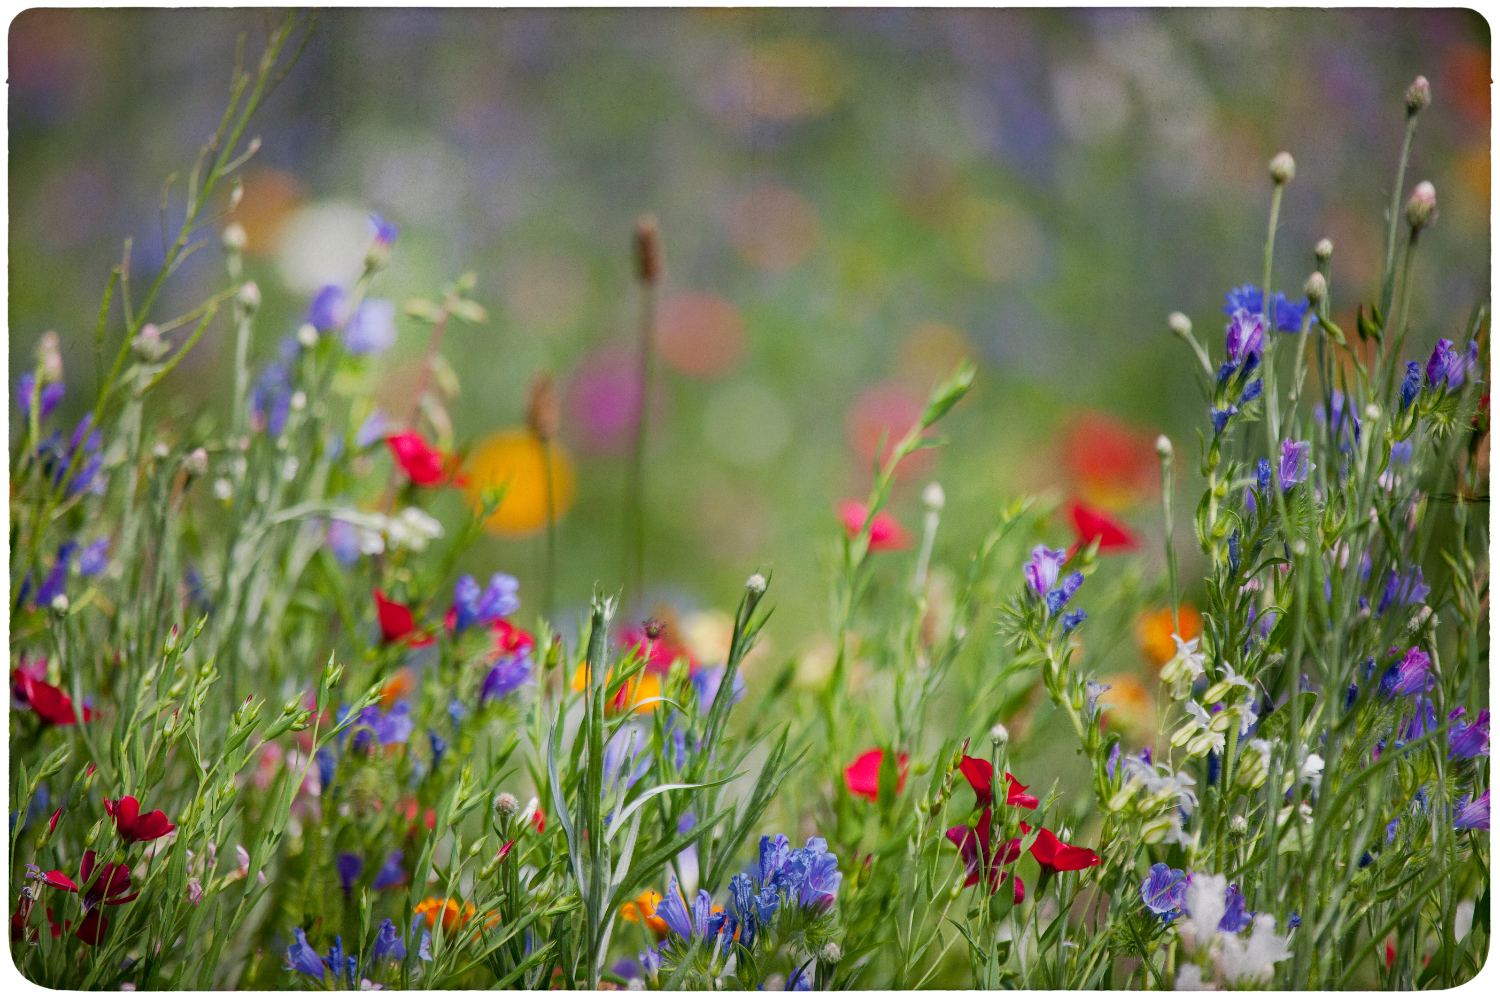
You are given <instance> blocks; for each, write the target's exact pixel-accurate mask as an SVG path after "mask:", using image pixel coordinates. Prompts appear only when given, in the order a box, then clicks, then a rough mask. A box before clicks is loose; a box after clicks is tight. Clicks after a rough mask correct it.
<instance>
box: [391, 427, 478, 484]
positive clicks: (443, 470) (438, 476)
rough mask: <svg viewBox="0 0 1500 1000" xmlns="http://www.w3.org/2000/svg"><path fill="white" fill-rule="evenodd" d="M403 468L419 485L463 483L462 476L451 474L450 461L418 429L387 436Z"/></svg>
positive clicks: (393, 453) (398, 462) (393, 452)
mask: <svg viewBox="0 0 1500 1000" xmlns="http://www.w3.org/2000/svg"><path fill="white" fill-rule="evenodd" d="M385 443H386V445H387V446H388V447H389V448H390V449H391V454H392V455H393V456H395V459H396V464H397V465H399V466H401V471H402V472H405V473H406V475H407V477H408V478H410V479H411V481H412V482H414V483H416V484H417V485H418V486H445V485H453V486H464V485H466V483H465V481H464V478H463V477H462V476H454V475H452V474H451V473H450V469H449V466H450V465H451V462H450V461H449V459H448V458H446V457H445V456H444V455H443V453H442V452H441V451H438V450H437V449H436V448H434V447H433V446H432V445H430V444H428V443H427V441H426V439H424V438H423V437H422V435H420V434H418V433H417V432H416V431H402V432H400V433H399V434H392V435H391V436H390V437H388V438H386V439H385Z"/></svg>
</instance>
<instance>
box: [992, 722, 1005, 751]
mask: <svg viewBox="0 0 1500 1000" xmlns="http://www.w3.org/2000/svg"><path fill="white" fill-rule="evenodd" d="M1009 739H1010V730H1008V729H1006V728H1005V724H1004V723H1001V722H997V723H995V724H994V725H993V726H991V727H990V742H991V743H993V744H995V746H1000V745H1001V744H1002V743H1005V742H1007V741H1008V740H1009Z"/></svg>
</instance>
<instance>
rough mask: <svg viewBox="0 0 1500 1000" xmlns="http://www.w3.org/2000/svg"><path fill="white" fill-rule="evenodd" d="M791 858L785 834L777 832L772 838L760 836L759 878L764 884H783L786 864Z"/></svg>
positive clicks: (789, 846)
mask: <svg viewBox="0 0 1500 1000" xmlns="http://www.w3.org/2000/svg"><path fill="white" fill-rule="evenodd" d="M791 859H792V845H791V842H790V841H789V840H787V839H786V834H784V833H778V834H777V835H776V836H775V837H774V838H773V837H771V836H769V835H763V836H762V837H761V838H760V880H761V883H762V884H764V885H773V886H775V885H784V884H786V880H787V866H788V864H789V863H790V861H791Z"/></svg>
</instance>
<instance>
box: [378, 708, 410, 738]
mask: <svg viewBox="0 0 1500 1000" xmlns="http://www.w3.org/2000/svg"><path fill="white" fill-rule="evenodd" d="M416 728H417V724H416V723H415V722H413V721H412V718H411V706H410V705H408V704H407V703H406V702H404V701H398V702H396V704H395V705H393V706H391V710H390V711H389V712H386V713H385V714H384V715H382V716H381V717H380V721H379V722H377V723H376V724H375V738H376V739H378V740H379V741H380V743H381V745H382V746H390V745H392V744H393V743H405V742H407V741H408V740H410V739H411V734H412V731H413V730H415V729H416Z"/></svg>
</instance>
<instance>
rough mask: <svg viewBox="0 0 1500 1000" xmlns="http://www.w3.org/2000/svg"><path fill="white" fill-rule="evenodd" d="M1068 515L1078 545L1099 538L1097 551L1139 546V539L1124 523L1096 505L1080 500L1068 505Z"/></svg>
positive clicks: (1132, 548)
mask: <svg viewBox="0 0 1500 1000" xmlns="http://www.w3.org/2000/svg"><path fill="white" fill-rule="evenodd" d="M1068 516H1069V517H1071V518H1072V519H1073V528H1074V530H1076V531H1077V532H1078V545H1079V546H1080V547H1082V546H1084V545H1088V544H1089V543H1090V542H1092V541H1093V540H1094V539H1096V538H1097V539H1099V551H1100V552H1104V553H1111V552H1130V551H1132V550H1134V549H1138V548H1140V547H1141V540H1140V539H1139V538H1137V537H1136V535H1135V533H1134V532H1132V531H1131V530H1130V528H1129V527H1127V526H1126V525H1123V524H1121V523H1120V522H1119V521H1116V520H1115V519H1114V518H1113V517H1111V516H1109V514H1107V513H1105V512H1104V511H1102V510H1099V509H1098V508H1096V507H1090V506H1088V505H1087V504H1085V503H1083V502H1082V501H1081V500H1074V501H1073V502H1072V503H1071V504H1069V505H1068Z"/></svg>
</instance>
